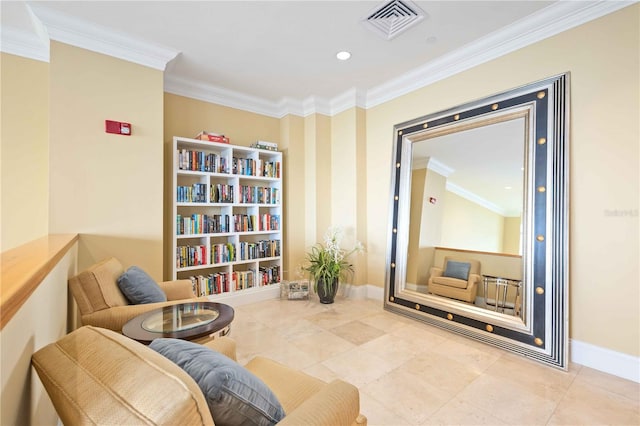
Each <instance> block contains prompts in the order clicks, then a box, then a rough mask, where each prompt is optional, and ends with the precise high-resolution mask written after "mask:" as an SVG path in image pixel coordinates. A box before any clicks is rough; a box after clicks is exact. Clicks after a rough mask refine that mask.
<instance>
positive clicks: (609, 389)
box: [231, 299, 640, 425]
mask: <svg viewBox="0 0 640 426" xmlns="http://www.w3.org/2000/svg"><path fill="white" fill-rule="evenodd" d="M235 310H236V316H235V319H234V321H233V324H232V331H231V337H233V338H234V339H235V340H236V342H237V353H238V361H239V362H240V363H241V364H244V363H246V362H247V361H249V360H250V359H251V358H253V357H254V356H255V355H258V354H259V355H263V356H267V357H269V358H272V359H274V360H277V361H279V362H281V363H283V364H285V365H288V366H290V367H293V368H297V369H300V370H302V371H305V372H306V373H308V374H311V375H313V376H316V377H318V378H320V379H322V380H325V381H330V380H332V379H334V378H341V379H343V380H346V381H349V382H351V383H353V384H354V385H356V386H358V388H359V389H360V405H361V412H362V413H363V414H364V415H366V416H367V418H368V421H369V424H370V425H452V424H469V425H471V424H474V425H505V424H510V425H514V424H517V425H538V424H540V425H545V424H547V425H587V424H594V425H596V424H597V425H604V424H608V425H640V385H639V384H638V383H635V382H631V381H628V380H624V379H620V378H618V377H615V376H611V375H609V374H605V373H601V372H599V371H597V370H593V369H591V368H588V367H583V366H580V365H577V364H572V365H571V366H570V369H569V372H562V371H559V370H555V369H553V368H550V367H546V366H542V365H539V364H537V363H535V362H532V361H530V360H527V359H525V358H522V357H520V356H516V355H513V354H510V353H507V352H504V351H502V350H500V349H497V348H493V347H491V346H487V345H485V344H482V343H479V342H475V341H473V340H470V339H467V338H464V337H461V336H457V335H455V334H451V333H449V332H446V331H443V330H440V329H438V328H436V327H432V326H430V325H427V324H424V323H421V322H418V321H415V320H412V319H408V318H404V317H402V316H399V315H396V314H393V313H390V312H386V311H384V310H383V309H382V302H377V301H373V300H351V299H337V300H336V303H334V304H332V305H321V304H320V303H318V301H317V299H312V300H309V301H288V300H277V299H276V300H269V301H265V302H260V303H255V304H251V305H244V306H239V307H236V308H235Z"/></svg>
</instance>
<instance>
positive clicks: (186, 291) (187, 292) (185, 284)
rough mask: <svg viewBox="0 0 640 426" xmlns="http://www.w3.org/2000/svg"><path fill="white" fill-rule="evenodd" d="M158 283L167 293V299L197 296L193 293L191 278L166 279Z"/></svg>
mask: <svg viewBox="0 0 640 426" xmlns="http://www.w3.org/2000/svg"><path fill="white" fill-rule="evenodd" d="M158 285H159V286H160V288H161V289H162V291H164V294H166V295H167V300H181V299H191V298H194V297H195V296H196V295H195V294H193V285H192V284H191V280H176V281H165V282H160V283H158Z"/></svg>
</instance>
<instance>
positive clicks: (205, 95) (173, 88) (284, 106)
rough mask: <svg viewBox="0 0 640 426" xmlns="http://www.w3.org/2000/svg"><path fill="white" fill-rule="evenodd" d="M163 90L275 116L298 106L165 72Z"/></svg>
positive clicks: (278, 116) (293, 103)
mask: <svg viewBox="0 0 640 426" xmlns="http://www.w3.org/2000/svg"><path fill="white" fill-rule="evenodd" d="M164 91H165V92H169V93H173V94H174V95H180V96H186V97H188V98H193V99H197V100H199V101H204V102H210V103H214V104H218V105H223V106H227V107H230V108H236V109H241V110H244V111H248V112H254V113H256V114H262V115H266V116H269V117H275V118H282V117H284V116H285V115H286V113H285V114H283V113H282V112H283V111H287V110H288V109H289V108H299V107H297V106H296V105H295V103H296V102H295V101H293V100H292V103H291V104H289V103H288V102H287V101H284V100H283V101H281V103H280V104H276V103H274V102H271V101H268V100H266V99H263V98H259V97H257V96H251V95H245V94H244V93H240V92H236V91H233V90H229V89H224V88H222V87H217V86H213V85H210V84H204V83H200V82H198V81H195V80H187V79H184V78H180V77H175V76H172V75H167V74H166V73H165V76H164Z"/></svg>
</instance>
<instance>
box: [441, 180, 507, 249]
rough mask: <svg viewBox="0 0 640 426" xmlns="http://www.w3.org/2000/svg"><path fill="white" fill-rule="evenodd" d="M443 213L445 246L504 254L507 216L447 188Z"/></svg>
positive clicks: (443, 243) (442, 240)
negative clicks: (503, 244)
mask: <svg viewBox="0 0 640 426" xmlns="http://www.w3.org/2000/svg"><path fill="white" fill-rule="evenodd" d="M442 201H443V204H444V207H443V214H442V238H441V240H440V244H439V245H441V246H443V247H451V248H458V249H466V250H478V251H491V252H496V253H501V252H502V251H503V249H502V240H503V233H504V217H503V216H501V215H499V214H498V213H495V212H492V211H491V210H489V209H487V208H485V207H482V206H481V205H479V204H476V203H474V202H472V201H469V200H467V199H465V198H462V197H461V196H459V195H456V194H454V193H453V192H451V191H446V192H445V196H444V200H442Z"/></svg>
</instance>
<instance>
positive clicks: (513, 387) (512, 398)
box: [458, 374, 557, 425]
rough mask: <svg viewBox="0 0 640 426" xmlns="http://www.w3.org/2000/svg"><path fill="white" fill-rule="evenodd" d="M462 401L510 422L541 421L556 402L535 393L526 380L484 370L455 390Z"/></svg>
mask: <svg viewBox="0 0 640 426" xmlns="http://www.w3.org/2000/svg"><path fill="white" fill-rule="evenodd" d="M458 397H459V399H460V400H461V401H463V402H466V403H468V404H470V405H473V406H475V407H478V408H480V409H483V410H485V411H487V412H489V413H491V414H492V415H494V416H496V417H497V418H499V419H500V420H502V421H504V422H507V423H511V424H527V425H544V424H546V422H547V421H548V420H549V418H550V417H551V414H552V413H553V410H554V409H555V408H556V405H557V403H556V402H555V401H554V400H553V399H547V398H543V397H540V396H538V395H537V394H536V393H535V392H534V391H532V390H531V389H530V388H528V387H527V385H526V384H516V383H513V382H510V381H507V380H501V379H499V378H496V377H494V376H490V375H486V374H483V375H481V376H480V377H478V378H477V379H476V380H474V381H473V382H471V383H470V384H469V386H467V387H466V388H464V389H463V390H462V392H460V393H459V394H458Z"/></svg>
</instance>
